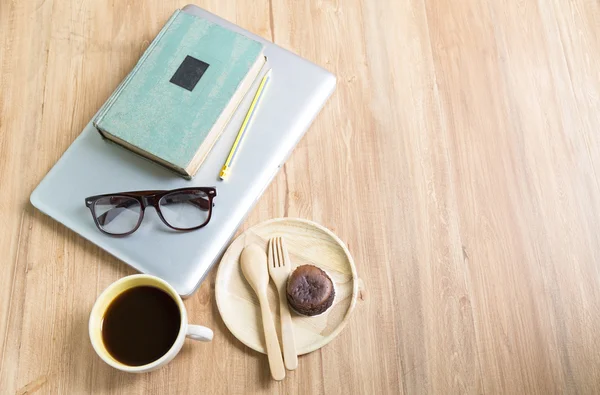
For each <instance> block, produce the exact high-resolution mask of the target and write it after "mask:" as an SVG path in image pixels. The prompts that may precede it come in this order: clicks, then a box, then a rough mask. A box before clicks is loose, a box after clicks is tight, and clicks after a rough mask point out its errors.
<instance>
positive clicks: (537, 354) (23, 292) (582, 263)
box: [0, 0, 600, 394]
mask: <svg viewBox="0 0 600 395" xmlns="http://www.w3.org/2000/svg"><path fill="white" fill-rule="evenodd" d="M198 3H199V5H201V6H203V7H204V8H206V9H208V10H210V11H212V12H214V13H216V14H218V15H220V16H222V17H224V18H227V19H229V20H231V21H234V22H236V23H238V24H239V25H241V26H243V27H245V28H247V29H249V30H250V31H253V32H255V33H257V34H259V35H261V36H263V37H266V38H267V39H269V40H273V41H274V42H275V43H277V44H279V45H281V46H283V47H285V48H289V49H290V50H292V51H294V52H296V53H298V54H300V55H302V56H304V57H306V58H308V59H310V60H312V61H314V62H316V63H317V64H320V65H322V66H323V67H325V68H327V69H329V70H331V71H332V72H334V73H335V74H336V75H337V76H338V87H337V90H336V92H335V94H334V95H333V96H332V98H331V99H330V100H329V102H328V104H327V105H326V107H325V109H324V110H323V112H322V113H321V114H320V115H319V117H318V118H317V119H316V121H315V123H314V125H313V126H312V127H311V129H310V130H309V132H308V133H307V135H306V137H305V138H304V139H303V140H302V142H301V143H300V145H299V146H298V147H297V149H296V150H295V152H294V153H293V155H292V156H291V158H290V160H289V161H288V162H287V164H286V165H285V166H284V168H283V169H282V171H281V172H280V174H279V175H278V176H277V178H276V180H275V181H274V183H273V184H272V186H271V187H270V188H269V189H268V190H267V192H266V193H265V194H264V196H263V197H262V199H261V200H260V202H259V203H258V205H257V207H256V209H255V210H254V211H253V212H252V214H251V215H250V217H249V218H248V220H247V221H246V222H245V224H244V226H243V227H242V228H243V229H245V228H247V227H249V226H251V225H253V224H256V223H258V222H260V221H263V220H267V219H270V218H274V217H281V216H290V217H301V218H308V219H312V220H315V221H317V222H320V223H322V224H323V225H325V226H327V227H329V228H330V229H332V230H333V231H334V232H336V233H337V234H338V235H339V236H340V237H341V238H342V239H343V240H344V241H346V242H347V244H348V246H349V248H350V250H351V252H352V253H353V255H354V258H355V260H356V264H357V268H358V272H359V275H360V277H361V278H362V279H363V280H364V282H365V285H366V291H365V292H362V293H361V295H360V300H359V303H358V306H357V309H356V310H355V314H354V316H353V318H352V320H351V323H350V324H349V325H348V326H347V327H346V329H345V330H344V332H343V333H342V334H341V335H340V336H339V337H338V338H337V339H336V340H334V341H333V342H332V343H331V344H329V345H328V346H326V347H325V348H323V349H322V350H320V351H317V352H314V353H312V354H310V355H307V356H304V357H301V358H300V366H299V368H298V370H297V371H295V372H291V373H289V374H288V377H287V378H286V379H285V381H284V382H282V383H276V382H273V381H271V380H270V378H269V372H268V368H267V361H266V358H264V357H263V356H262V355H259V354H257V353H255V352H253V351H251V350H249V349H248V348H246V347H244V346H243V345H242V344H241V343H240V342H238V341H237V340H236V339H235V338H234V337H233V336H232V335H231V334H230V333H229V332H228V331H227V329H226V328H225V326H224V324H223V322H222V321H221V319H220V317H219V315H218V312H217V309H216V306H215V300H214V282H215V270H213V271H212V272H211V275H210V276H209V278H208V279H207V280H206V281H205V282H204V283H203V284H202V286H201V288H200V290H199V291H198V292H197V293H196V294H195V295H194V296H193V297H191V298H189V299H188V300H187V301H186V305H187V307H188V309H189V314H190V320H191V321H193V322H199V323H204V324H206V325H208V326H210V327H212V328H214V330H215V339H214V341H213V342H212V343H211V344H196V343H190V342H188V344H186V346H185V348H184V350H183V353H182V355H180V356H179V357H178V358H177V359H176V360H174V361H173V362H172V363H171V364H170V365H168V367H166V368H164V369H162V370H159V371H156V372H153V373H149V374H144V375H139V376H131V375H127V374H122V373H120V372H118V371H115V370H113V369H111V368H109V367H108V366H107V365H105V364H104V363H103V362H101V360H100V359H99V358H98V357H96V355H95V354H94V352H93V350H92V348H91V346H90V343H89V340H88V334H87V320H88V315H89V311H90V309H91V307H92V304H93V303H94V300H95V299H96V297H97V296H98V294H99V293H100V292H101V291H102V290H103V289H104V288H105V287H106V286H108V285H109V284H110V283H111V282H113V281H114V280H116V279H118V278H120V277H122V276H125V275H127V274H131V273H133V271H132V270H131V269H129V268H128V267H127V266H126V265H125V264H123V263H121V262H119V261H117V260H116V259H114V258H112V257H111V256H109V255H108V254H107V253H106V252H103V251H101V250H100V249H99V248H97V247H95V246H94V245H92V244H91V243H89V242H87V241H86V240H84V239H82V238H81V237H79V236H77V235H75V234H74V233H73V232H71V231H69V230H67V229H66V228H64V227H63V226H61V225H59V224H58V223H56V222H55V221H53V220H52V219H50V218H48V217H46V216H44V215H43V214H42V213H40V212H38V211H37V210H35V209H34V208H33V207H32V206H31V205H30V203H29V201H28V197H29V194H30V193H31V191H32V190H33V189H34V188H35V186H36V185H37V184H38V183H39V182H40V180H41V179H42V178H43V177H44V176H45V174H46V173H47V172H48V170H49V169H50V168H51V167H52V166H53V165H54V163H55V162H56V161H57V160H58V158H59V157H60V156H61V155H62V153H63V152H64V151H65V150H66V149H67V147H68V146H69V144H71V142H72V141H73V140H74V139H75V137H76V136H77V135H78V134H79V133H80V131H81V130H82V128H83V126H84V125H85V124H86V123H87V121H88V120H89V119H90V117H91V116H92V115H93V114H94V113H95V112H96V110H97V109H98V108H99V107H100V105H101V104H102V103H103V102H104V101H105V100H106V98H107V97H108V96H109V94H110V93H111V92H112V90H113V89H114V88H115V87H116V86H117V84H118V83H119V81H120V80H121V79H122V78H123V77H124V76H125V75H126V74H127V72H128V71H129V70H130V69H131V68H132V66H133V65H134V64H135V62H136V61H137V59H138V58H139V56H140V54H141V53H142V52H143V50H144V49H145V48H146V47H147V46H148V44H149V42H150V41H151V40H152V38H153V37H154V36H155V34H156V33H157V32H158V31H159V29H160V28H161V26H162V25H163V23H164V22H165V21H166V19H167V18H168V17H169V15H170V14H171V13H172V11H173V10H174V9H175V8H176V7H180V6H183V5H184V4H185V2H182V1H159V0H147V1H141V0H139V1H134V0H131V1H101V0H98V1H91V0H90V1H66V0H65V1H59V0H46V1H44V0H39V1H15V0H12V1H11V0H2V1H1V2H0V92H1V96H0V193H1V198H0V229H1V231H0V254H1V255H0V256H1V257H2V259H1V262H2V264H1V265H0V358H1V360H0V392H1V393H3V394H4V393H18V394H24V393H33V392H36V391H37V392H38V393H64V394H67V393H68V394H76V393H94V394H101V393H122V394H133V393H156V394H164V393H169V392H172V393H201V392H202V393H256V392H267V391H274V392H280V393H286V394H295V393H302V394H304V393H306V394H308V393H310V394H318V393H327V394H337V393H364V394H384V393H386V394H416V393H439V394H449V393H473V394H481V393H487V394H496V393H507V394H516V393H540V394H550V393H582V394H594V393H595V394H597V393H600V236H599V235H600V232H599V229H600V182H599V178H598V174H599V173H600V133H599V130H600V111H599V110H600V73H599V72H598V65H599V64H600V53H599V50H600V26H599V25H598V22H597V21H598V20H600V3H598V2H597V1H586V0H571V1H568V0H547V1H538V2H535V1H521V2H516V1H500V0H461V1H450V0H425V1H416V0H394V1H392V0H389V1H384V0H381V1H380V0H369V1H359V0H343V1H341V0H312V1H297V0H255V1H252V2H250V1H244V0H237V1H236V0H230V1H225V0H208V1H199V2H198Z"/></svg>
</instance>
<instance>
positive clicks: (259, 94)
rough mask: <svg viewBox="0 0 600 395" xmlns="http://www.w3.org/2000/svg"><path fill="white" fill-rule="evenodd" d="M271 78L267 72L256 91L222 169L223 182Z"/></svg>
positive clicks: (220, 175)
mask: <svg viewBox="0 0 600 395" xmlns="http://www.w3.org/2000/svg"><path fill="white" fill-rule="evenodd" d="M270 76H271V70H269V71H267V73H266V74H265V76H264V77H263V79H262V81H261V82H260V85H259V86H258V89H257V90H256V94H255V95H254V99H252V104H250V108H249V109H248V113H247V114H246V117H245V118H244V122H242V126H240V130H239V131H238V134H237V137H236V138H235V141H234V142H233V146H232V147H231V151H229V155H228V156H227V159H226V160H225V164H224V165H223V168H222V169H221V173H220V174H219V178H220V179H221V180H224V179H226V178H227V177H228V176H229V169H230V168H231V164H232V163H233V158H234V157H235V154H236V153H237V150H238V147H239V145H240V141H242V138H243V137H244V134H245V133H246V129H248V124H249V123H250V121H251V120H252V116H253V115H254V110H255V109H256V106H257V105H258V102H259V101H260V98H261V97H262V93H263V91H264V89H265V86H266V85H267V82H269V78H270Z"/></svg>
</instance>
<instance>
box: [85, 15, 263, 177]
mask: <svg viewBox="0 0 600 395" xmlns="http://www.w3.org/2000/svg"><path fill="white" fill-rule="evenodd" d="M262 52H263V44H262V43H259V42H257V41H254V40H252V39H250V38H248V37H246V36H244V35H241V34H239V33H236V32H233V31H231V30H228V29H226V28H224V27H222V26H219V25H217V24H214V23H212V22H209V21H207V20H204V19H202V18H200V17H197V16H194V15H190V14H186V13H185V12H182V11H181V10H177V11H175V13H174V14H173V15H172V16H171V18H170V19H169V21H168V22H167V23H166V24H165V26H164V27H163V29H162V30H161V31H160V33H159V34H158V35H157V37H156V38H155V39H154V41H152V43H151V44H150V46H149V47H148V49H147V50H146V51H145V52H144V54H143V55H142V57H141V58H140V60H139V61H138V63H137V65H136V66H135V68H134V69H133V70H132V71H131V73H130V74H129V75H128V76H127V77H126V78H125V80H123V82H122V83H121V84H120V85H119V87H118V88H117V89H116V91H115V92H114V93H113V94H112V95H111V97H110V98H109V99H108V101H107V102H106V103H105V104H104V106H103V107H102V109H101V110H100V111H99V113H98V115H97V116H96V118H95V119H94V126H95V127H96V128H97V129H98V130H99V131H100V133H101V134H102V135H103V136H104V137H106V138H108V139H109V140H112V141H114V142H116V143H118V144H120V145H123V146H125V147H126V148H128V149H130V150H132V151H134V152H136V153H138V154H140V155H142V156H144V157H147V158H149V159H151V160H154V161H155V162H158V163H160V164H162V165H164V166H167V167H169V168H171V169H172V170H175V171H177V172H178V173H180V174H181V175H183V176H186V177H188V178H189V177H192V176H193V175H194V173H195V172H196V171H197V169H198V167H199V166H200V164H201V163H202V161H203V160H204V157H205V156H206V154H207V153H208V151H209V150H210V148H211V147H212V145H213V144H214V142H215V141H216V140H217V139H218V137H219V135H220V133H221V132H222V130H223V129H224V128H225V126H226V124H227V122H228V120H229V118H230V117H231V115H232V114H233V112H234V111H235V109H236V108H237V105H238V104H239V102H240V101H241V99H242V97H243V96H244V95H245V94H246V92H247V90H249V89H250V86H251V85H252V82H253V81H254V80H255V78H256V77H257V76H258V74H259V72H260V70H261V68H262V66H263V65H264V62H265V58H264V56H263V53H262Z"/></svg>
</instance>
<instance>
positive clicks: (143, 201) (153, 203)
mask: <svg viewBox="0 0 600 395" xmlns="http://www.w3.org/2000/svg"><path fill="white" fill-rule="evenodd" d="M177 192H181V193H185V192H189V193H193V192H204V193H206V196H207V197H208V201H205V200H204V199H198V202H197V205H198V206H199V207H200V208H201V209H203V210H208V216H207V218H206V221H205V222H204V223H203V224H201V225H198V226H194V227H192V228H178V227H176V226H173V225H171V224H170V223H169V222H168V221H167V220H166V219H165V217H164V216H163V213H162V211H161V210H160V205H159V202H160V200H161V199H162V198H163V197H165V196H167V195H170V194H173V193H177ZM215 196H217V190H216V188H213V187H195V188H179V189H171V190H161V191H134V192H117V193H107V194H103V195H95V196H90V197H87V198H85V206H86V207H87V208H89V209H90V211H91V213H92V218H94V223H95V224H96V227H97V228H98V230H100V232H102V233H104V234H106V235H109V236H116V237H124V236H128V235H130V234H132V233H133V232H135V231H136V230H138V229H139V227H140V225H141V224H142V221H143V220H144V212H145V211H146V207H154V209H155V210H156V213H157V214H158V216H159V218H160V219H161V220H162V222H163V223H164V224H165V225H167V226H168V227H169V228H171V229H174V230H178V231H182V232H189V231H193V230H196V229H200V228H202V227H204V226H206V225H207V224H208V223H209V222H210V218H211V216H212V208H213V206H214V203H213V198H214V197H215ZM107 197H127V198H132V199H135V200H136V201H137V202H138V203H139V204H140V218H139V219H138V222H137V224H136V225H135V227H134V228H133V229H132V230H130V231H129V232H126V233H110V232H108V231H106V230H105V229H103V228H102V226H103V225H104V224H100V223H99V222H98V217H97V216H96V202H97V201H98V200H100V199H102V198H107ZM124 208H127V207H126V206H124ZM106 214H107V213H104V214H102V215H106Z"/></svg>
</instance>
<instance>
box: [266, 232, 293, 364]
mask: <svg viewBox="0 0 600 395" xmlns="http://www.w3.org/2000/svg"><path fill="white" fill-rule="evenodd" d="M268 250H269V252H268V254H267V255H268V266H269V274H270V275H271V279H273V282H274V283H275V286H276V287H277V291H279V316H280V317H281V342H282V343H283V361H284V362H285V367H286V368H287V369H288V370H294V369H296V368H297V367H298V355H297V354H296V343H295V341H294V327H293V325H292V316H291V315H290V307H289V306H288V302H287V292H286V287H287V280H288V277H289V275H290V273H291V271H292V262H291V261H290V256H289V254H288V251H287V249H286V248H285V244H284V243H283V239H282V238H281V237H274V238H272V239H271V240H269V247H268Z"/></svg>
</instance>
